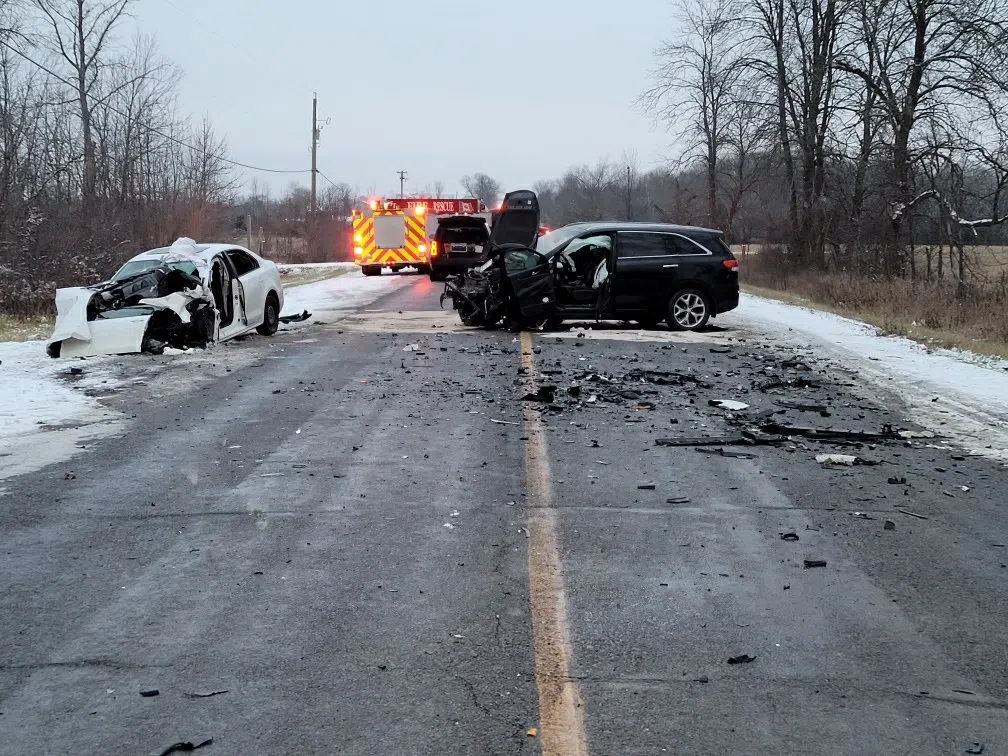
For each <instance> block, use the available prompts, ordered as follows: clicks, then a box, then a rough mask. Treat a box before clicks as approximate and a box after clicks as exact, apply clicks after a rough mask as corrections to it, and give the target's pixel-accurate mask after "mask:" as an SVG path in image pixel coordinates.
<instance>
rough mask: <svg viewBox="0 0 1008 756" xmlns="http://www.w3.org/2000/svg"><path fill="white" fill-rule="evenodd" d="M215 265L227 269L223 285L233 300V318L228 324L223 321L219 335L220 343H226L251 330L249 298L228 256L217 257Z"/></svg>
mask: <svg viewBox="0 0 1008 756" xmlns="http://www.w3.org/2000/svg"><path fill="white" fill-rule="evenodd" d="M213 265H214V266H217V265H221V266H223V267H224V268H226V269H227V276H226V283H224V284H223V285H225V286H227V288H228V292H227V296H229V297H230V300H231V301H230V306H231V318H230V321H229V322H227V323H224V322H223V319H222V320H221V326H220V331H219V332H218V335H217V339H218V340H219V341H226V340H227V339H231V338H234V337H235V336H240V335H241V334H243V333H245V332H246V331H248V330H249V322H250V321H249V318H248V312H247V306H248V305H247V303H248V297H247V296H246V294H245V286H244V285H243V284H242V281H241V279H240V278H239V277H238V275H237V273H236V271H235V269H234V266H233V265H232V264H231V260H230V259H229V258H228V257H227V255H223V254H222V255H217V257H216V258H215V260H214V263H213ZM253 327H254V326H253Z"/></svg>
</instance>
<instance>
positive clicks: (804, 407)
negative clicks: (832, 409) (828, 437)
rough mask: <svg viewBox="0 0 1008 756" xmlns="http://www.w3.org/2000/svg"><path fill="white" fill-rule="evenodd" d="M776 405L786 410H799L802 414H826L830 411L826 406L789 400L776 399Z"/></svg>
mask: <svg viewBox="0 0 1008 756" xmlns="http://www.w3.org/2000/svg"><path fill="white" fill-rule="evenodd" d="M774 404H776V405H777V406H778V407H783V408H784V409H793V410H799V411H800V412H825V411H826V410H828V409H829V407H827V406H826V405H825V404H804V403H803V402H792V401H789V400H787V399H775V400H774Z"/></svg>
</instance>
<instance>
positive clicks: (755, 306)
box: [718, 294, 1008, 459]
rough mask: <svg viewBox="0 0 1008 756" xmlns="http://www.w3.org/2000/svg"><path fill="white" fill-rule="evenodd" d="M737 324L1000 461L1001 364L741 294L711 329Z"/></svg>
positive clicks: (1006, 450) (1007, 450) (1007, 364)
mask: <svg viewBox="0 0 1008 756" xmlns="http://www.w3.org/2000/svg"><path fill="white" fill-rule="evenodd" d="M722 324H726V325H731V324H737V325H740V326H742V327H744V328H747V329H749V330H752V331H755V332H758V333H762V334H764V335H766V336H767V337H769V338H772V339H774V340H775V341H778V342H783V343H785V344H789V345H791V346H795V347H805V348H808V349H810V350H812V351H814V353H815V354H817V355H820V356H824V357H830V358H832V359H833V361H834V362H836V363H837V364H839V365H841V366H843V367H845V368H847V369H849V370H852V371H854V372H856V373H857V374H858V376H859V377H860V378H861V379H863V380H867V381H869V382H870V383H872V384H873V385H874V386H876V387H878V388H880V389H883V390H884V391H885V392H886V393H888V394H890V395H895V396H898V397H899V398H900V399H901V400H902V401H903V402H904V403H905V404H906V405H907V408H908V409H909V411H910V413H911V415H912V417H913V418H914V419H915V420H916V421H917V422H919V423H921V424H922V425H924V426H925V427H928V428H929V429H930V430H933V431H935V432H936V433H938V434H940V435H944V436H947V437H948V438H950V439H951V440H954V441H956V442H957V443H960V444H962V445H965V446H966V447H967V448H969V449H971V450H974V451H975V453H978V454H984V455H986V456H991V457H995V458H998V459H1008V372H1006V370H1008V361H1006V360H1003V359H999V358H995V357H982V356H980V355H975V354H971V353H969V352H963V351H959V350H952V349H928V348H927V347H924V346H922V345H921V344H919V343H917V342H915V341H911V340H910V339H907V338H903V337H901V336H886V335H884V334H882V333H881V332H880V331H879V330H878V329H876V328H874V327H872V326H870V325H867V324H866V323H862V322H860V321H857V320H851V319H850V318H845V317H842V316H840V315H835V314H833V313H829V312H823V311H821V310H815V309H811V308H808V307H800V306H796V305H792V304H786V303H784V302H780V301H776V300H772V299H765V298H763V297H758V296H754V295H751V294H743V295H742V297H741V301H740V303H739V307H738V309H737V310H735V311H733V312H731V313H728V314H726V315H723V316H722V317H720V318H718V325H722Z"/></svg>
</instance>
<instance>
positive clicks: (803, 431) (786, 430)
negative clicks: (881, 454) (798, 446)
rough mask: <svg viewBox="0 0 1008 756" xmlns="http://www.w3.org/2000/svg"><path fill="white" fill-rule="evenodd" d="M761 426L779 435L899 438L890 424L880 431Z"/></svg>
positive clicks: (878, 439) (865, 439)
mask: <svg viewBox="0 0 1008 756" xmlns="http://www.w3.org/2000/svg"><path fill="white" fill-rule="evenodd" d="M761 428H762V430H763V431H765V432H767V433H776V434H779V435H781V436H803V437H805V438H814V439H827V440H841V441H891V440H896V439H899V434H898V433H896V432H895V431H894V430H893V428H892V426H891V425H884V426H882V430H881V431H865V430H853V429H846V428H814V427H810V426H805V425H782V424H780V423H765V424H764V425H762V426H761Z"/></svg>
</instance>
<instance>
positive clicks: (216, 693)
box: [186, 690, 230, 698]
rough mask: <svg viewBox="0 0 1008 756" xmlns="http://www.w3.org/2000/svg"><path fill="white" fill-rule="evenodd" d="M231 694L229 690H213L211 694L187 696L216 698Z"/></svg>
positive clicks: (191, 694) (190, 696)
mask: <svg viewBox="0 0 1008 756" xmlns="http://www.w3.org/2000/svg"><path fill="white" fill-rule="evenodd" d="M229 692H230V691H228V690H211V691H210V692H209V693H186V696H188V697H189V698H213V697H214V696H223V695H224V694H225V693H229Z"/></svg>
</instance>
